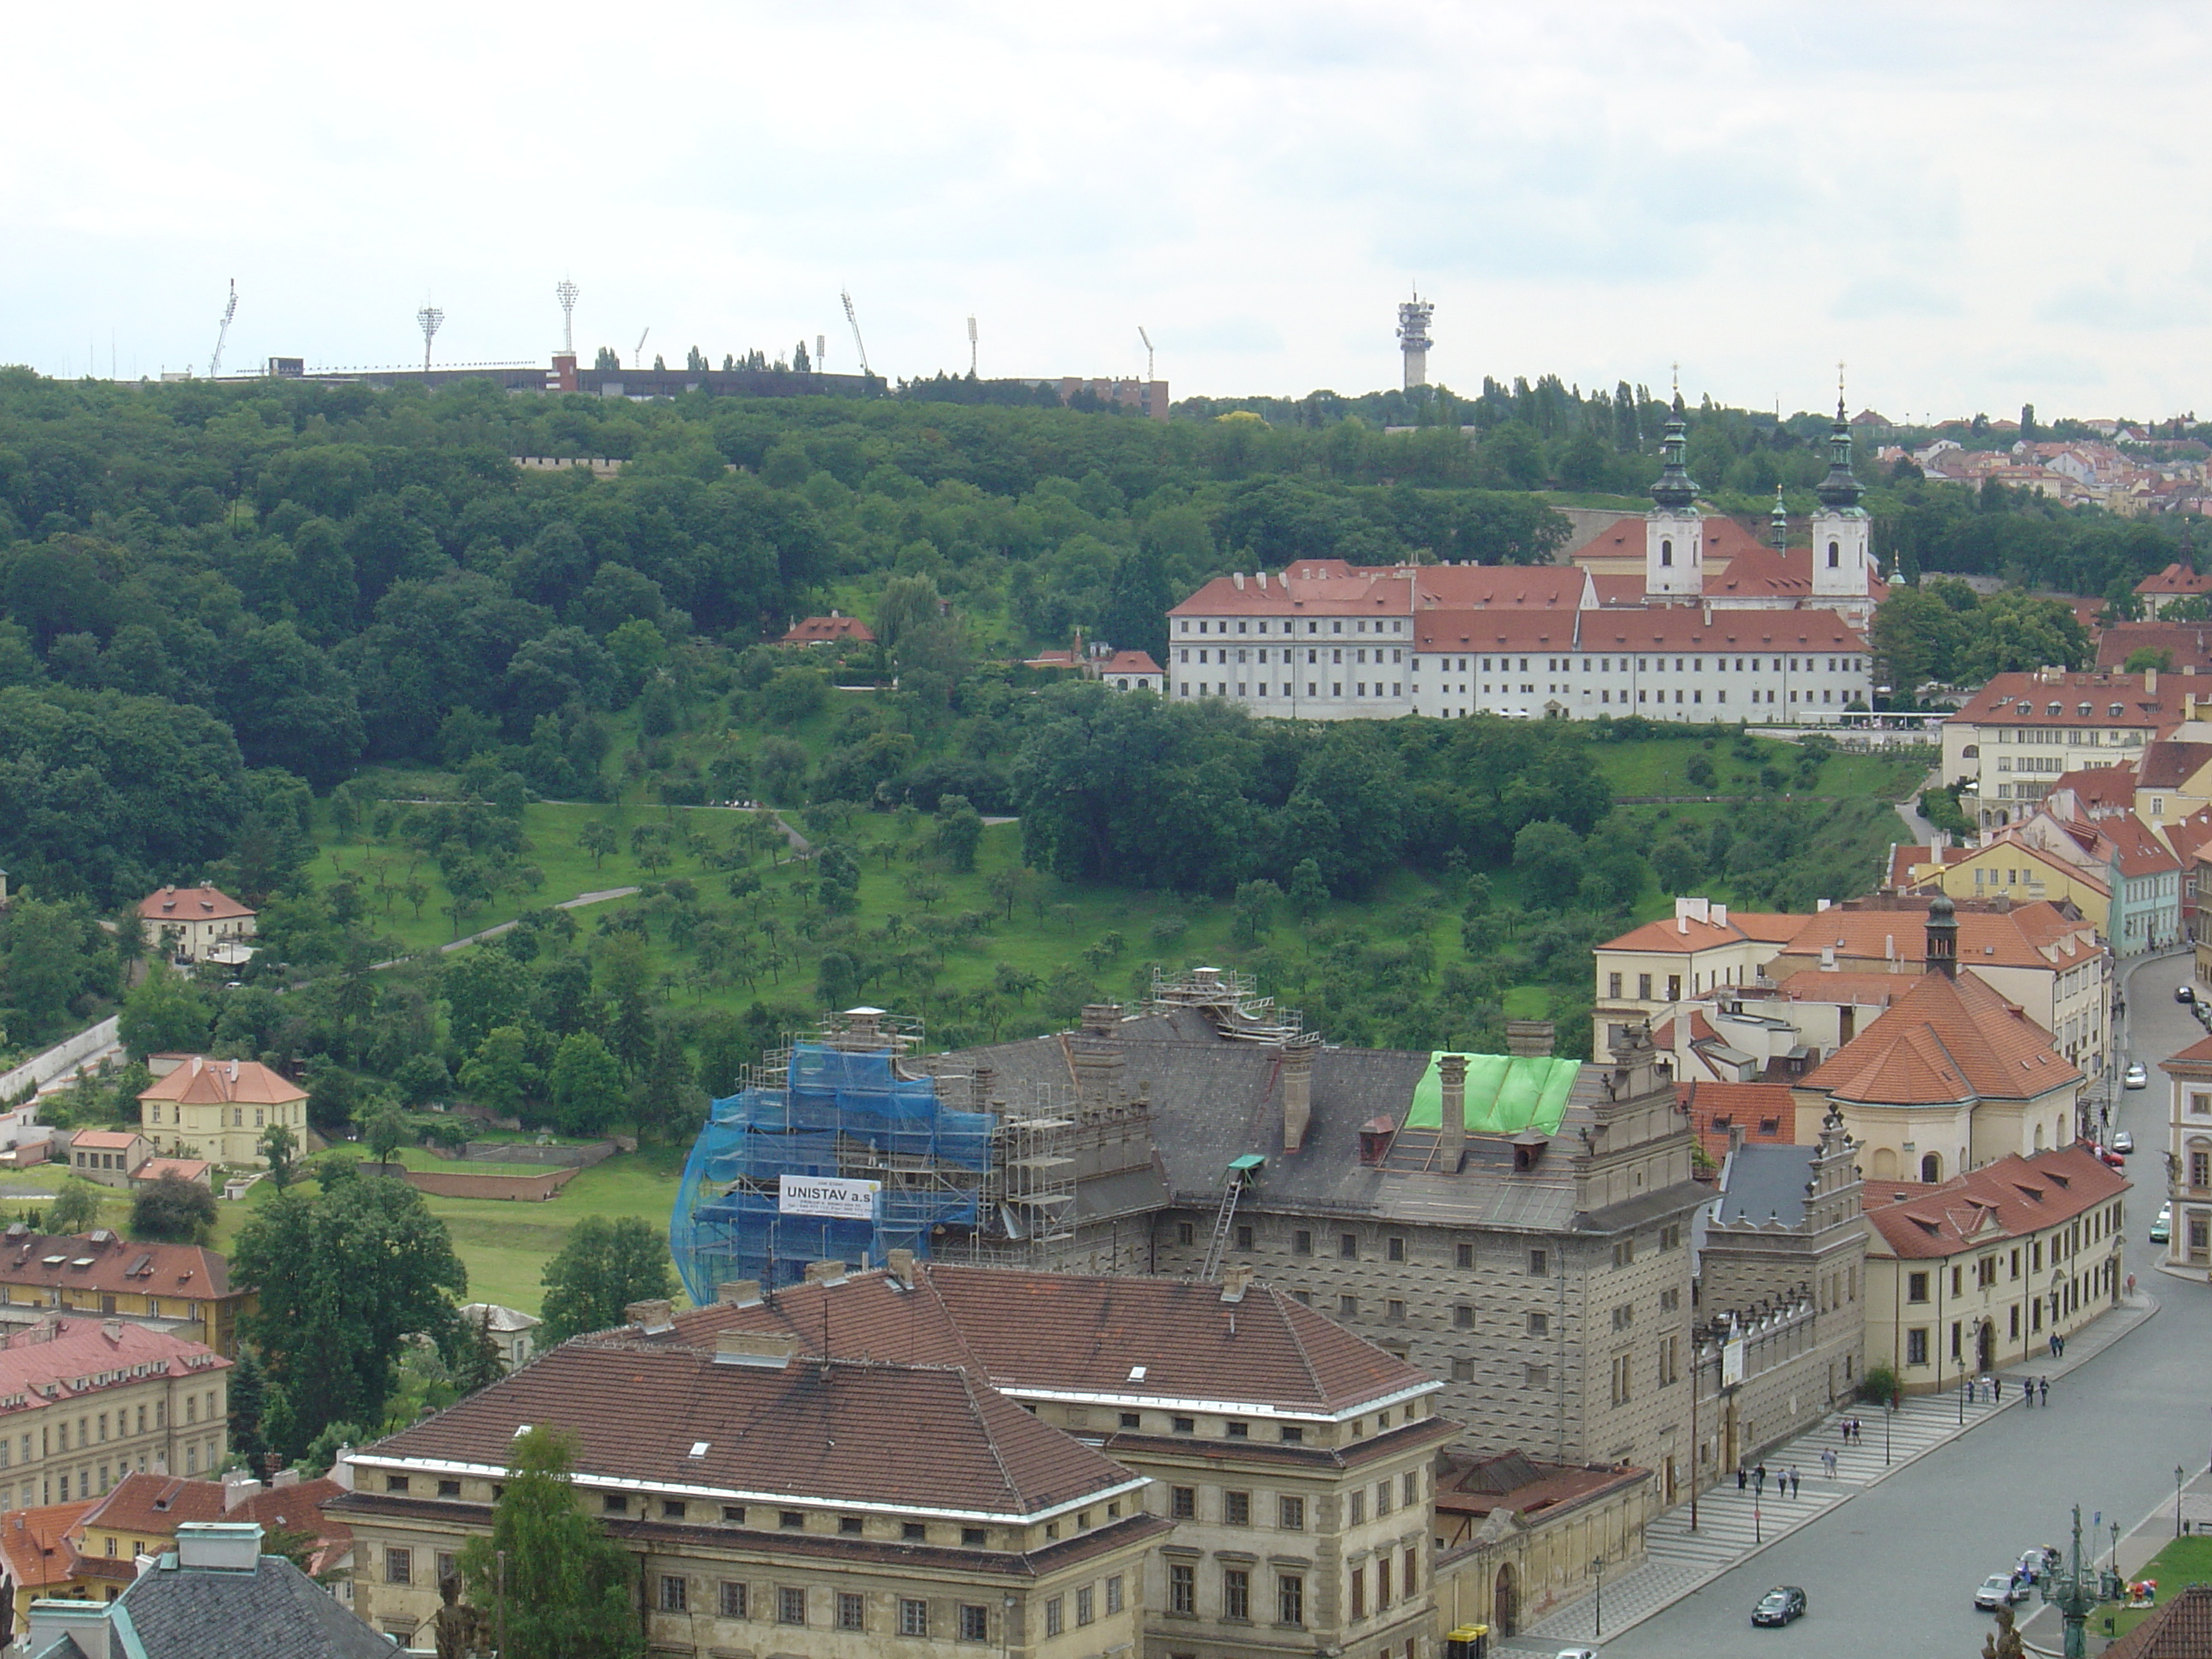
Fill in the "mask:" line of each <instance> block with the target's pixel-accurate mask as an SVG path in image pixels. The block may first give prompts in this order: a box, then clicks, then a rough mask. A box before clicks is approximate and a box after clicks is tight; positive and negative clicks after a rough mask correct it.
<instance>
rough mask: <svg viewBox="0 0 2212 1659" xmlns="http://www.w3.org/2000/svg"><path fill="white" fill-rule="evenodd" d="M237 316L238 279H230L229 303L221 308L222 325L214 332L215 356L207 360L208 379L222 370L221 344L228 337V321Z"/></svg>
mask: <svg viewBox="0 0 2212 1659" xmlns="http://www.w3.org/2000/svg"><path fill="white" fill-rule="evenodd" d="M237 315H238V278H237V277H235V276H234V277H232V278H231V279H230V303H229V304H228V305H226V306H225V307H223V308H222V326H221V327H219V328H217V329H216V331H215V356H212V357H210V358H209V359H208V379H210V380H213V379H215V377H216V373H217V372H218V371H219V370H220V369H221V368H222V343H223V342H224V341H225V340H227V339H228V338H229V337H230V319H232V318H234V317H235V316H237Z"/></svg>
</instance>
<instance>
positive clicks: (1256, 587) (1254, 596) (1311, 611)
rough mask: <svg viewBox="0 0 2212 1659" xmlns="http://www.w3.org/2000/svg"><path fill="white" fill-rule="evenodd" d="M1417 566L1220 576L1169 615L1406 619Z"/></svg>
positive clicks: (1327, 562)
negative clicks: (1277, 574) (1273, 574)
mask: <svg viewBox="0 0 2212 1659" xmlns="http://www.w3.org/2000/svg"><path fill="white" fill-rule="evenodd" d="M1415 568H1416V567H1414V566H1411V565H1407V566H1403V567H1398V566H1392V567H1384V568H1364V567H1359V566H1353V565H1348V564H1346V563H1345V562H1343V561H1342V560H1341V559H1310V560H1301V561H1299V562H1297V563H1296V564H1293V565H1291V567H1290V568H1287V569H1285V571H1284V572H1283V573H1282V574H1280V575H1279V576H1270V575H1269V574H1267V572H1266V571H1260V572H1257V573H1255V574H1253V575H1250V576H1248V577H1245V578H1243V580H1241V581H1240V580H1238V579H1237V577H1234V576H1216V577H1215V578H1214V579H1213V580H1212V581H1210V582H1208V583H1206V586H1203V587H1201V588H1200V589H1199V590H1198V592H1195V593H1194V594H1192V595H1191V596H1190V597H1189V598H1188V599H1185V600H1184V601H1183V602H1182V604H1181V605H1176V607H1175V608H1174V609H1173V610H1171V611H1169V612H1168V615H1169V616H1170V617H1407V616H1411V615H1412V614H1413V580H1414V574H1413V573H1414V570H1415Z"/></svg>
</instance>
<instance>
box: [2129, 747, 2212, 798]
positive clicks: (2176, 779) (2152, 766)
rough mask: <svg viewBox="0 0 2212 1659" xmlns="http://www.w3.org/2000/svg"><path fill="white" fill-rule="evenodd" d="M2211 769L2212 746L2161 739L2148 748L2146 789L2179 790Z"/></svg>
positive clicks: (2145, 755) (2144, 776)
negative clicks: (2207, 769)
mask: <svg viewBox="0 0 2212 1659" xmlns="http://www.w3.org/2000/svg"><path fill="white" fill-rule="evenodd" d="M2207 765H2212V743H2183V742H2181V741H2179V739H2176V738H2161V739H2160V740H2158V741H2156V742H2154V743H2151V744H2148V745H2146V746H2145V747H2144V750H2143V753H2142V787H2144V788H2146V789H2179V787H2181V786H2182V785H2183V784H2185V783H2186V782H2188V781H2190V779H2191V778H2193V777H2195V776H2196V775H2197V774H2198V773H2199V772H2201V771H2203V769H2204V768H2205V767H2206V766H2207Z"/></svg>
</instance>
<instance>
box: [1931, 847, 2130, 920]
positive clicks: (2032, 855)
mask: <svg viewBox="0 0 2212 1659" xmlns="http://www.w3.org/2000/svg"><path fill="white" fill-rule="evenodd" d="M1939 856H1940V855H1939ZM1909 879H1910V881H1911V884H1912V885H1913V886H1915V887H1918V888H1922V889H1925V888H1927V887H1930V886H1934V887H1940V888H1941V889H1942V890H1943V891H1944V892H1946V893H1948V894H1949V895H1950V896H1952V897H1953V898H1954V899H1969V898H1999V897H2002V898H2008V899H2011V900H2013V901H2014V902H2015V903H2020V904H2033V903H2034V902H2037V901H2038V900H2040V899H2048V900H2049V901H2050V902H2052V903H2054V904H2062V903H2069V902H2070V903H2071V904H2072V905H2073V906H2074V908H2075V909H2077V910H2079V911H2080V912H2081V917H2082V920H2084V921H2087V922H2088V923H2089V925H2090V926H2091V927H2094V928H2095V929H2096V930H2097V932H2098V933H2100V935H2102V936H2103V937H2104V938H2106V939H2110V938H2111V937H2112V933H2111V932H2110V930H2109V929H2108V927H2106V922H2107V920H2108V918H2109V916H2110V915H2111V911H2112V887H2111V885H2110V884H2108V883H2106V881H2104V880H2103V879H2101V878H2099V877H2098V876H2096V875H2095V874H2093V873H2092V872H2089V871H2087V870H2084V869H2082V868H2081V867H2080V866H2076V865H2073V864H2069V863H2068V862H2067V861H2066V860H2064V859H2062V858H2060V857H2059V856H2058V855H2057V854H2054V853H2048V852H2045V850H2044V849H2043V848H2040V847H2033V846H2030V845H2029V844H2028V843H2027V842H2024V841H2022V840H2021V839H2020V837H2019V836H2017V835H2002V834H2001V835H1999V836H1996V837H1994V838H1993V839H1992V840H1991V841H1990V844H1989V845H1988V846H1986V847H1978V848H1974V849H1973V850H1972V852H1970V853H1968V854H1966V855H1965V856H1964V857H1962V858H1960V859H1959V860H1958V861H1957V862H1955V863H1948V864H1935V863H1930V864H1923V865H1919V866H1916V867H1915V868H1914V869H1913V870H1912V872H1911V876H1910V878H1909Z"/></svg>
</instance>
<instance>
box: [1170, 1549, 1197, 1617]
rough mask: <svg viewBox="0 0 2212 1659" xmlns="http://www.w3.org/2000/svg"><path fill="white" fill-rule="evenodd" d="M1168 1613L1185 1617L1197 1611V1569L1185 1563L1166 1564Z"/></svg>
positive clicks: (1173, 1562) (1172, 1562)
mask: <svg viewBox="0 0 2212 1659" xmlns="http://www.w3.org/2000/svg"><path fill="white" fill-rule="evenodd" d="M1168 1611H1169V1612H1170V1613H1182V1614H1183V1615H1184V1616H1186V1617H1188V1616H1189V1615H1190V1614H1192V1613H1196V1612H1197V1611H1198V1569H1197V1568H1196V1567H1194V1566H1192V1565H1190V1564H1189V1563H1188V1562H1187V1561H1170V1562H1169V1563H1168Z"/></svg>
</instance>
